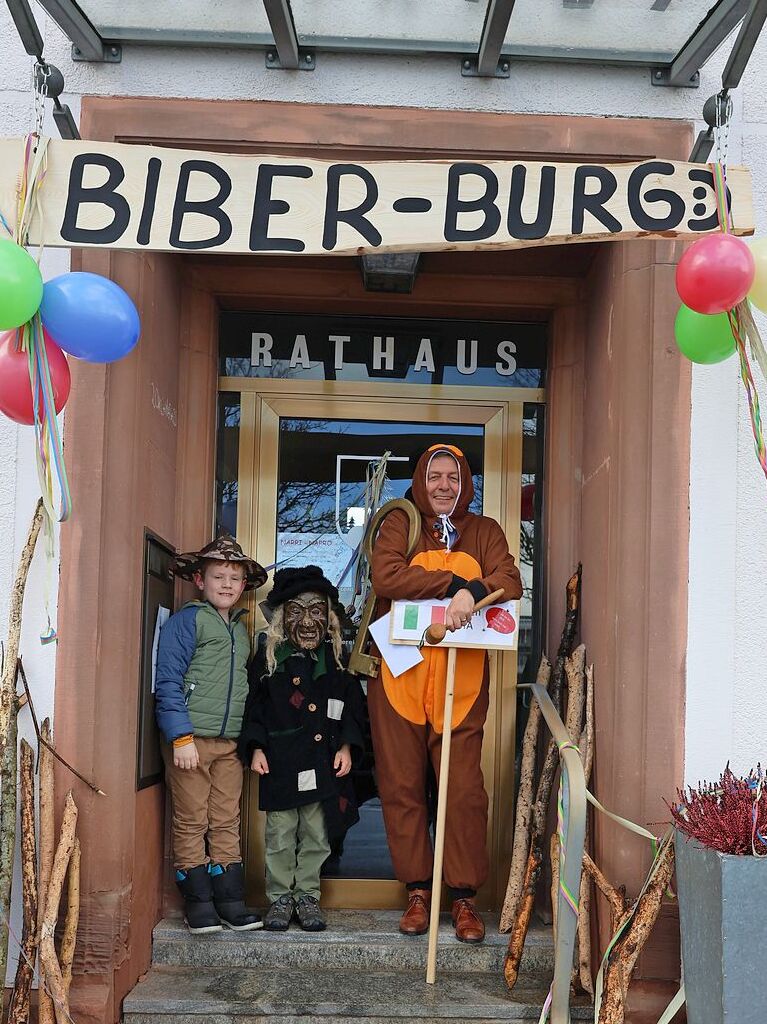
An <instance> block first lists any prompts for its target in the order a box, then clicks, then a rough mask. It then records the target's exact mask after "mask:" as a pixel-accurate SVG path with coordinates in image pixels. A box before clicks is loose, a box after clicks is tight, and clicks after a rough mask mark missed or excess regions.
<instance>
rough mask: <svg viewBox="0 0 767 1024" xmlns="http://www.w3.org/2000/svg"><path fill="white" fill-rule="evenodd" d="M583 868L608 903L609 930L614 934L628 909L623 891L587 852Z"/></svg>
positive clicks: (584, 855) (584, 856)
mask: <svg viewBox="0 0 767 1024" xmlns="http://www.w3.org/2000/svg"><path fill="white" fill-rule="evenodd" d="M583 870H584V871H585V872H587V874H588V875H589V876H590V877H591V878H592V879H593V880H594V884H595V885H596V887H597V889H599V891H600V892H601V893H602V895H603V896H604V897H605V899H606V900H607V902H608V903H609V904H610V930H611V931H612V933H613V935H614V934H615V933H616V932H617V930H618V925H619V924H620V922H621V921H622V920H623V917H624V916H625V914H626V913H627V911H628V907H627V906H626V896H625V892H624V891H623V890H621V889H617V888H616V887H615V886H614V885H611V884H610V883H609V882H608V881H607V879H606V878H605V876H604V875H603V874H602V872H601V871H600V870H599V868H598V867H597V866H596V864H595V863H594V861H593V860H592V859H591V857H590V856H589V855H588V853H584V854H583Z"/></svg>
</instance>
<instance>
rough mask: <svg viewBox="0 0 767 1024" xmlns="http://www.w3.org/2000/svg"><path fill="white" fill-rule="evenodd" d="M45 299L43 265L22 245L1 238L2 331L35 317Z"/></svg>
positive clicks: (0, 298)
mask: <svg viewBox="0 0 767 1024" xmlns="http://www.w3.org/2000/svg"><path fill="white" fill-rule="evenodd" d="M42 299H43V279H42V276H41V274H40V268H39V267H38V265H37V264H36V263H35V261H34V260H33V259H32V257H31V256H30V255H29V253H28V252H27V250H26V249H24V248H23V247H22V246H21V245H16V243H15V242H12V241H11V240H10V238H0V331H12V330H15V328H17V327H21V325H22V324H25V323H26V322H27V320H31V319H32V317H33V316H34V315H35V313H36V312H37V311H38V309H39V308H40V303H41V302H42Z"/></svg>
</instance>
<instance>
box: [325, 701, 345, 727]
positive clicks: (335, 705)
mask: <svg viewBox="0 0 767 1024" xmlns="http://www.w3.org/2000/svg"><path fill="white" fill-rule="evenodd" d="M343 713H344V702H343V701H342V700H336V699H335V697H331V698H330V700H328V718H334V719H335V720H336V721H337V722H340V721H341V715H342V714H343Z"/></svg>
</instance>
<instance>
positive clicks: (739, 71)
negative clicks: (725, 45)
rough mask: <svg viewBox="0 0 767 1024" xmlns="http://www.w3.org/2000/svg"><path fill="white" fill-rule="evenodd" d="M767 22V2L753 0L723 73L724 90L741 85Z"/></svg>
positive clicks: (765, 0)
mask: <svg viewBox="0 0 767 1024" xmlns="http://www.w3.org/2000/svg"><path fill="white" fill-rule="evenodd" d="M765 20H767V0H752V2H751V7H750V9H749V11H748V14H747V15H746V16H745V18H744V19H743V24H742V25H741V26H740V32H738V37H737V39H736V40H735V42H734V44H733V47H732V52H731V53H730V56H729V58H728V60H727V63H726V65H725V68H724V71H723V72H722V88H723V89H735V88H736V87H737V86H739V85H740V80H741V78H742V77H743V72H744V71H745V70H746V65H747V64H748V62H749V60H750V58H751V54H752V53H753V51H754V46H756V41H757V39H758V38H759V35H760V33H761V31H762V29H763V28H764V22H765Z"/></svg>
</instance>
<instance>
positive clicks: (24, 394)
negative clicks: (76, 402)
mask: <svg viewBox="0 0 767 1024" xmlns="http://www.w3.org/2000/svg"><path fill="white" fill-rule="evenodd" d="M43 337H44V339H45V342H44V344H45V350H46V352H47V353H48V366H49V367H50V371H51V386H52V387H53V404H54V405H55V406H56V412H61V410H62V409H63V408H64V406H65V405H66V401H67V399H68V398H69V389H70V387H71V384H72V378H71V376H70V373H69V363H68V362H67V357H66V356H65V355H64V353H63V352H62V351H61V349H60V348H59V346H58V345H57V344H56V342H55V341H53V340H52V339H51V337H50V335H49V334H48V332H47V331H45V330H43ZM38 409H39V412H40V416H41V417H42V415H43V395H42V390H40V393H39V394H38ZM0 412H2V413H5V415H6V416H7V417H8V418H9V419H12V420H15V421H16V422H17V423H24V424H33V423H34V422H35V414H34V409H33V405H32V385H31V384H30V381H29V362H28V357H27V353H26V352H22V351H21V350H20V349H18V348H17V332H16V331H11V332H10V333H9V334H5V335H2V336H0Z"/></svg>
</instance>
